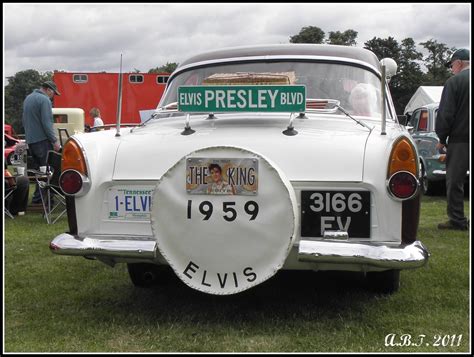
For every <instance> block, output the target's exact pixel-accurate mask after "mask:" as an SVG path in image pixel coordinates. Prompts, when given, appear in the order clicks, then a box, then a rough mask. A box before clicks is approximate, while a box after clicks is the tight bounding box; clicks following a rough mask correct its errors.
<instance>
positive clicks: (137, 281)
mask: <svg viewBox="0 0 474 357" xmlns="http://www.w3.org/2000/svg"><path fill="white" fill-rule="evenodd" d="M127 268H128V274H129V275H130V279H131V280H132V283H133V285H135V286H138V287H141V288H149V287H152V286H156V285H158V284H159V283H162V282H165V281H168V280H169V277H170V276H171V275H172V274H173V272H172V270H171V267H169V266H168V265H156V264H149V263H128V264H127Z"/></svg>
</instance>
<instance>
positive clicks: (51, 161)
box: [28, 151, 67, 224]
mask: <svg viewBox="0 0 474 357" xmlns="http://www.w3.org/2000/svg"><path fill="white" fill-rule="evenodd" d="M61 157H62V155H61V154H60V153H57V152H56V151H48V156H47V158H46V161H47V166H46V172H41V171H38V170H28V172H29V173H32V174H34V176H35V180H36V182H37V184H38V186H39V187H40V191H39V192H40V196H41V203H42V205H43V210H44V216H45V218H46V222H48V224H51V223H56V221H57V220H58V219H59V218H61V217H62V216H63V215H64V214H65V213H66V212H67V210H66V198H65V196H64V193H63V192H62V190H61V188H60V187H59V176H60V175H61ZM53 215H56V217H55V218H54V219H53Z"/></svg>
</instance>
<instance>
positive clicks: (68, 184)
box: [59, 170, 84, 195]
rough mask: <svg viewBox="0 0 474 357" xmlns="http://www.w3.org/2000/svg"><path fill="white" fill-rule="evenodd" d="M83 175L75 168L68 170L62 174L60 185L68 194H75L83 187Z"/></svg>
mask: <svg viewBox="0 0 474 357" xmlns="http://www.w3.org/2000/svg"><path fill="white" fill-rule="evenodd" d="M83 183H84V182H83V179H82V175H81V174H80V173H79V172H77V171H75V170H66V171H64V172H63V173H62V174H61V177H60V179H59V186H60V187H61V189H62V190H63V192H64V193H65V194H67V195H74V194H76V193H78V192H79V191H80V190H81V189H82V185H83Z"/></svg>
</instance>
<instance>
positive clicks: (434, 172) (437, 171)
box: [433, 170, 446, 176]
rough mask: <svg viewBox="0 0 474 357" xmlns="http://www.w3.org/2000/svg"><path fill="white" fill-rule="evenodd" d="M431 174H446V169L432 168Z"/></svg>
mask: <svg viewBox="0 0 474 357" xmlns="http://www.w3.org/2000/svg"><path fill="white" fill-rule="evenodd" d="M433 175H442V176H446V170H433Z"/></svg>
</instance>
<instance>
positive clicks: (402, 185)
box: [388, 171, 418, 200]
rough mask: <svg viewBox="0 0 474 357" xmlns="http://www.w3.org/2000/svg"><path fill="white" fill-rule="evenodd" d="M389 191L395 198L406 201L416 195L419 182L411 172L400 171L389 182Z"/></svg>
mask: <svg viewBox="0 0 474 357" xmlns="http://www.w3.org/2000/svg"><path fill="white" fill-rule="evenodd" d="M388 189H389V191H390V193H391V194H392V195H393V196H394V197H396V198H398V199H402V200H406V199H409V198H411V197H413V196H414V195H415V194H416V192H417V189H418V180H417V179H416V177H415V176H414V175H413V174H412V173H410V172H407V171H399V172H397V173H395V174H394V175H392V177H390V179H389V180H388Z"/></svg>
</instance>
